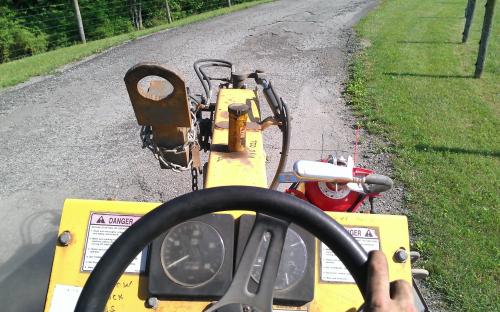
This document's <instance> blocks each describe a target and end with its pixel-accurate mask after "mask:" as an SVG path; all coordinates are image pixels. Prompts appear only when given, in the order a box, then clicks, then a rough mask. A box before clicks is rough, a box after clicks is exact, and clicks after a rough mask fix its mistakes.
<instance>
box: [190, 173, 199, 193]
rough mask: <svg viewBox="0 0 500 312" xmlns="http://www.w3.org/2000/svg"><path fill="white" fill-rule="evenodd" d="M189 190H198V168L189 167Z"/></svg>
mask: <svg viewBox="0 0 500 312" xmlns="http://www.w3.org/2000/svg"><path fill="white" fill-rule="evenodd" d="M191 189H192V190H193V191H197V190H198V168H195V167H191Z"/></svg>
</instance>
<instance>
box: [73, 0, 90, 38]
mask: <svg viewBox="0 0 500 312" xmlns="http://www.w3.org/2000/svg"><path fill="white" fill-rule="evenodd" d="M73 6H74V7H75V15H76V21H77V23H78V32H79V33H80V39H81V40H82V42H83V43H87V40H85V31H84V29H83V22H82V16H81V15H80V6H79V5H78V0H73Z"/></svg>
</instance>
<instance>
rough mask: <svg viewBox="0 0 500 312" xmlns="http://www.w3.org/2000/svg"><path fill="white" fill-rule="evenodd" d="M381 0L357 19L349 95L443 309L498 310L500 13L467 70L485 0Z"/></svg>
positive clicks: (499, 244) (475, 50)
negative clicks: (388, 162)
mask: <svg viewBox="0 0 500 312" xmlns="http://www.w3.org/2000/svg"><path fill="white" fill-rule="evenodd" d="M466 2H467V1H465V0H446V1H435V0H419V1H407V0H385V1H382V3H381V5H380V6H379V7H378V8H377V9H376V10H375V11H373V12H372V13H371V14H369V16H368V17H367V18H365V19H364V20H362V21H361V22H360V24H358V26H357V32H358V34H359V36H360V38H361V40H362V42H363V43H364V45H365V46H366V48H365V50H364V52H362V53H361V54H360V55H359V56H358V58H357V60H356V61H355V63H354V64H353V67H352V77H351V81H350V84H349V85H348V91H347V92H348V94H350V95H351V100H352V103H353V105H354V108H355V111H356V112H357V114H359V116H360V117H361V120H362V121H363V123H364V125H365V126H366V127H367V128H368V129H369V130H370V131H372V132H375V133H379V134H381V135H383V136H384V137H385V138H386V139H387V140H388V141H389V142H391V145H390V146H389V149H390V150H391V151H392V152H393V153H394V155H395V157H394V161H393V163H394V166H395V169H396V175H397V176H396V178H397V179H399V180H400V181H403V182H404V183H405V185H406V191H407V194H406V197H405V203H406V205H407V207H408V209H409V211H410V215H409V217H410V222H411V230H412V234H413V237H414V239H415V242H414V249H418V250H419V251H421V253H422V254H423V260H424V261H423V262H422V263H421V266H423V267H425V268H426V269H428V270H429V271H430V273H431V275H430V278H429V283H430V285H431V287H432V288H433V289H434V290H436V291H438V292H440V293H441V294H442V295H443V297H444V299H445V301H446V304H447V305H448V309H449V310H450V311H500V286H499V282H500V281H499V280H500V266H499V265H500V214H499V209H500V192H499V190H500V135H499V134H500V122H499V121H500V118H499V117H500V75H499V74H500V55H499V51H500V40H499V39H500V15H499V14H498V13H499V12H498V7H497V12H496V13H497V14H496V16H495V18H494V25H493V33H492V34H491V36H490V45H489V55H488V58H487V62H486V66H485V71H484V74H483V78H482V79H474V78H472V77H471V76H472V75H473V73H474V63H475V61H476V55H477V49H478V42H479V37H480V33H481V26H482V21H483V16H484V7H483V5H484V3H485V1H478V2H477V7H476V14H475V16H474V24H473V27H472V29H471V33H470V36H469V42H468V43H466V44H461V43H460V41H461V33H462V30H463V25H464V18H463V16H464V8H465V5H466Z"/></svg>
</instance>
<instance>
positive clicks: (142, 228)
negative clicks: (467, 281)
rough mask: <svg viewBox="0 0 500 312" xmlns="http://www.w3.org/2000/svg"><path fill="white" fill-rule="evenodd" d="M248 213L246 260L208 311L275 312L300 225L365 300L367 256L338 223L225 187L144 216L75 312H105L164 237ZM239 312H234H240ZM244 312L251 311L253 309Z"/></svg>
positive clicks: (265, 193) (259, 191) (258, 191)
mask: <svg viewBox="0 0 500 312" xmlns="http://www.w3.org/2000/svg"><path fill="white" fill-rule="evenodd" d="M227 210H249V211H255V212H256V213H257V218H256V222H255V224H254V227H253V229H252V233H251V234H250V238H249V239H248V242H247V245H246V246H245V250H244V251H243V257H242V260H241V261H240V263H239V265H238V268H237V270H236V273H235V275H234V278H233V281H232V283H231V285H230V286H229V289H228V291H227V292H226V294H225V295H224V296H223V297H222V298H221V300H219V301H218V302H217V303H215V304H214V305H213V306H211V307H210V308H209V309H208V310H207V311H209V312H212V311H217V310H219V311H221V310H226V311H229V310H232V309H231V307H236V306H238V308H237V309H236V310H240V311H241V310H242V307H243V306H246V307H251V309H250V310H253V311H260V312H270V311H272V300H273V297H272V294H273V288H274V283H275V281H276V276H277V273H278V267H279V262H280V259H281V250H282V248H283V243H284V239H285V235H286V230H287V228H288V225H289V223H295V224H297V225H299V226H300V227H302V228H304V229H305V230H307V231H309V232H310V233H311V234H313V235H314V236H316V237H317V238H318V239H319V240H321V241H322V242H324V243H325V244H326V245H327V246H328V247H329V248H330V249H331V250H332V251H333V252H334V253H335V254H336V255H337V256H338V257H339V259H340V260H341V261H342V263H343V264H344V265H345V266H346V268H347V269H348V270H349V272H350V273H351V275H352V276H353V278H354V280H355V281H356V284H357V285H358V287H359V289H360V291H361V293H362V294H363V295H364V293H365V287H366V284H367V279H366V277H367V261H368V256H367V254H366V252H365V251H364V249H363V248H362V247H361V246H360V245H359V244H358V242H357V241H356V240H355V239H354V238H353V237H352V236H351V235H350V234H349V233H348V232H347V231H346V230H345V229H344V227H342V226H341V225H340V224H338V223H337V222H336V221H335V220H333V219H332V218H331V217H330V216H328V215H327V214H325V213H324V212H323V211H321V210H320V209H318V208H316V207H315V206H313V205H311V204H309V203H308V202H306V201H303V200H301V199H298V198H296V197H294V196H290V195H288V194H285V193H280V192H277V191H272V190H268V189H263V188H257V187H250V186H224V187H216V188H210V189H204V190H201V191H196V192H192V193H188V194H186V195H182V196H180V197H177V198H175V199H173V200H171V201H169V202H167V203H164V204H162V205H160V206H159V207H157V208H156V209H154V210H152V211H151V212H149V213H148V214H146V215H144V216H143V217H142V218H141V219H140V220H138V221H137V222H136V223H135V224H134V225H132V226H131V227H130V228H129V229H128V230H126V231H125V232H124V233H123V234H122V235H121V236H120V237H119V238H118V239H117V240H116V241H115V242H114V243H113V244H112V245H111V246H110V248H109V249H108V250H107V251H106V253H105V254H104V255H103V256H102V258H101V260H100V261H99V262H98V263H97V266H96V267H95V268H94V270H93V271H92V273H91V274H90V276H89V278H88V280H87V282H86V283H85V286H84V288H83V290H82V293H81V295H80V298H79V299H78V303H77V305H76V308H75V311H77V312H91V311H92V312H95V311H103V310H104V308H105V306H106V303H107V301H108V298H109V296H110V295H111V292H112V291H113V288H114V286H115V285H116V283H117V282H118V279H119V278H120V276H121V275H122V274H123V272H124V271H125V269H126V268H127V267H128V265H129V264H130V263H131V262H132V260H133V259H134V258H135V257H136V256H137V254H139V252H141V251H142V250H143V249H144V248H145V247H146V246H147V245H148V244H149V243H150V242H152V241H153V240H154V239H155V238H156V237H157V236H159V235H160V234H161V233H163V232H166V231H168V230H169V229H170V228H172V227H174V226H175V225H177V224H179V223H182V222H185V221H187V220H189V219H192V218H196V217H199V216H202V215H205V214H208V213H213V212H219V211H227ZM264 233H270V234H271V235H270V237H271V241H270V244H269V247H268V248H269V249H268V253H267V257H266V258H265V262H264V264H263V271H262V275H261V278H260V283H259V287H258V289H257V291H256V292H255V293H251V292H249V291H248V289H247V285H248V281H249V279H250V272H251V267H252V265H253V262H254V261H255V258H256V257H257V250H258V247H259V243H260V241H261V239H262V236H263V234H264ZM236 310H234V311H236ZM243 310H249V309H248V308H246V309H243Z"/></svg>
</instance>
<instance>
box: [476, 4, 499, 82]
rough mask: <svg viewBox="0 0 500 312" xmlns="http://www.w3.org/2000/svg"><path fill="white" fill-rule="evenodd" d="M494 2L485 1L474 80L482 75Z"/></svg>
mask: <svg viewBox="0 0 500 312" xmlns="http://www.w3.org/2000/svg"><path fill="white" fill-rule="evenodd" d="M495 2H496V0H487V1H486V5H485V7H486V12H485V13H484V22H483V31H482V33H481V41H480V42H479V52H478V54H477V61H476V71H475V73H474V77H475V78H481V75H482V74H483V67H484V61H485V59H486V48H487V47H488V39H489V36H490V32H491V25H492V23H493V13H494V12H495Z"/></svg>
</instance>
